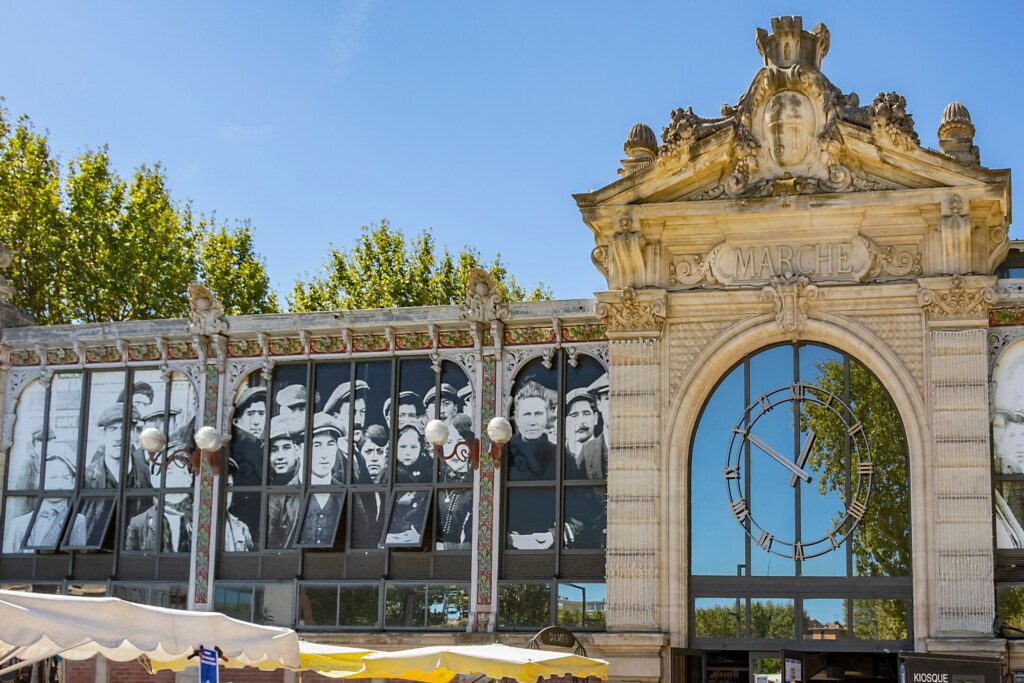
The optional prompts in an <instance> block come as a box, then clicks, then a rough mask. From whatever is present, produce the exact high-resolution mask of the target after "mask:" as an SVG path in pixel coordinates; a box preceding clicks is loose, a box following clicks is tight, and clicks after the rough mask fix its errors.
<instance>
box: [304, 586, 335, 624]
mask: <svg viewBox="0 0 1024 683" xmlns="http://www.w3.org/2000/svg"><path fill="white" fill-rule="evenodd" d="M337 619H338V587H337V586H299V623H298V625H299V626H334V625H335V622H336V621H337Z"/></svg>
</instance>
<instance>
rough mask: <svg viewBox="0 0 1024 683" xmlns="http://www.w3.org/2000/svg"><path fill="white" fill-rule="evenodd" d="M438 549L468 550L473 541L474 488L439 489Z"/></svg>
mask: <svg viewBox="0 0 1024 683" xmlns="http://www.w3.org/2000/svg"><path fill="white" fill-rule="evenodd" d="M436 496H437V529H436V530H435V534H434V537H435V539H436V541H435V544H434V546H435V548H436V549H437V550H468V549H469V548H470V546H471V545H472V543H473V489H469V488H463V489H439V490H438V491H437V493H436Z"/></svg>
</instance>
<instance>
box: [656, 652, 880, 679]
mask: <svg viewBox="0 0 1024 683" xmlns="http://www.w3.org/2000/svg"><path fill="white" fill-rule="evenodd" d="M898 672H899V667H898V661H897V655H896V654H894V653H879V652H871V653H861V652H827V653H826V652H798V651H794V650H782V651H779V650H776V651H748V650H690V649H675V650H673V661H672V683H805V682H811V681H859V682H860V683H896V681H897V680H898V677H899V674H898Z"/></svg>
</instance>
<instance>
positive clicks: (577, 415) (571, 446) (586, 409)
mask: <svg viewBox="0 0 1024 683" xmlns="http://www.w3.org/2000/svg"><path fill="white" fill-rule="evenodd" d="M597 420H598V413H597V399H596V398H595V397H594V395H593V394H591V393H590V392H589V391H587V390H586V389H583V388H580V389H573V390H572V391H570V392H569V393H568V394H567V395H566V397H565V478H566V479H586V478H587V477H586V471H585V467H584V465H583V445H584V444H585V443H587V441H589V440H590V439H591V438H592V437H593V436H594V430H595V429H597Z"/></svg>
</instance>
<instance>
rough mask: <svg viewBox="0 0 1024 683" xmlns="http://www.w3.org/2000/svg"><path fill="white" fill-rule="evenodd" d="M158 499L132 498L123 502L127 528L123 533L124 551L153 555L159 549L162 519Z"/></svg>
mask: <svg viewBox="0 0 1024 683" xmlns="http://www.w3.org/2000/svg"><path fill="white" fill-rule="evenodd" d="M159 503H160V501H159V499H157V498H151V497H148V496H147V497H132V498H127V499H126V500H125V505H126V506H127V509H128V510H130V511H131V514H130V515H129V516H128V526H127V527H126V528H125V531H124V549H125V550H129V551H136V552H147V553H155V552H156V551H157V550H159V549H160V548H161V541H160V536H161V530H162V527H163V525H164V517H163V515H162V514H161V510H160V508H159Z"/></svg>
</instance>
